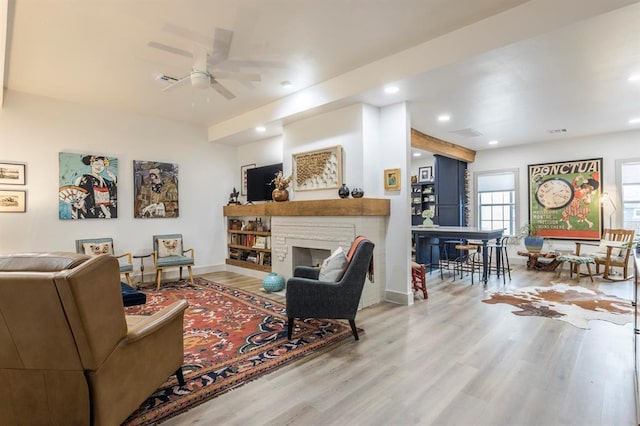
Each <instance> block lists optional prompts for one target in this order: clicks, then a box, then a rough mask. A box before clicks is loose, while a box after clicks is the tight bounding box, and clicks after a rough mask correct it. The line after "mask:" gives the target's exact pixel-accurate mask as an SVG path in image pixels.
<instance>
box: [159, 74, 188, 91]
mask: <svg viewBox="0 0 640 426" xmlns="http://www.w3.org/2000/svg"><path fill="white" fill-rule="evenodd" d="M190 79H191V74H189V75H187V76H184V77H182V78H181V79H179V80H177V81H175V82H173V83H171V84H170V85H168V86H167V87H164V88H163V89H162V91H163V92H167V91H169V90H173V89H175V88H176V87H178V86H182V84H183V83H184V82H185V81H190Z"/></svg>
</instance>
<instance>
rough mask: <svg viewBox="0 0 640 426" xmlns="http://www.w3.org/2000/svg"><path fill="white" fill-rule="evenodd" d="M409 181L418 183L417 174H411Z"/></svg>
mask: <svg viewBox="0 0 640 426" xmlns="http://www.w3.org/2000/svg"><path fill="white" fill-rule="evenodd" d="M411 183H418V175H413V176H411Z"/></svg>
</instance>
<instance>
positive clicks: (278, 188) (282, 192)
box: [271, 171, 293, 201]
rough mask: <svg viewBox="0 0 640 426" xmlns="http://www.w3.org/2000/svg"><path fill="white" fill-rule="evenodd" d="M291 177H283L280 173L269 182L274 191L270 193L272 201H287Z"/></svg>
mask: <svg viewBox="0 0 640 426" xmlns="http://www.w3.org/2000/svg"><path fill="white" fill-rule="evenodd" d="M292 178H293V177H292V175H289V176H288V177H284V174H283V173H282V172H281V171H280V172H278V173H276V177H274V178H273V180H272V181H271V182H272V183H273V186H274V188H275V189H274V190H273V192H272V193H271V197H272V198H273V201H287V200H288V199H289V191H288V190H287V188H289V184H290V183H291V179H292Z"/></svg>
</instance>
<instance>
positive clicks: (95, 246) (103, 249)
mask: <svg viewBox="0 0 640 426" xmlns="http://www.w3.org/2000/svg"><path fill="white" fill-rule="evenodd" d="M82 248H83V249H84V254H88V255H89V256H98V255H100V254H113V244H111V243H83V244H82Z"/></svg>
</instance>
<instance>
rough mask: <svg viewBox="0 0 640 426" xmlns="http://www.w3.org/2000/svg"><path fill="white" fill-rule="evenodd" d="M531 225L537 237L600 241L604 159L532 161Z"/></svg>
mask: <svg viewBox="0 0 640 426" xmlns="http://www.w3.org/2000/svg"><path fill="white" fill-rule="evenodd" d="M528 169H529V174H528V177H529V224H530V225H531V226H532V228H533V229H535V230H536V233H537V236H538V237H548V238H561V239H576V240H599V239H600V238H601V235H602V208H601V206H600V204H601V203H600V201H601V199H602V185H601V180H600V179H601V176H602V158H593V159H589V160H576V161H564V162H558V163H545V164H531V165H529V166H528Z"/></svg>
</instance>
